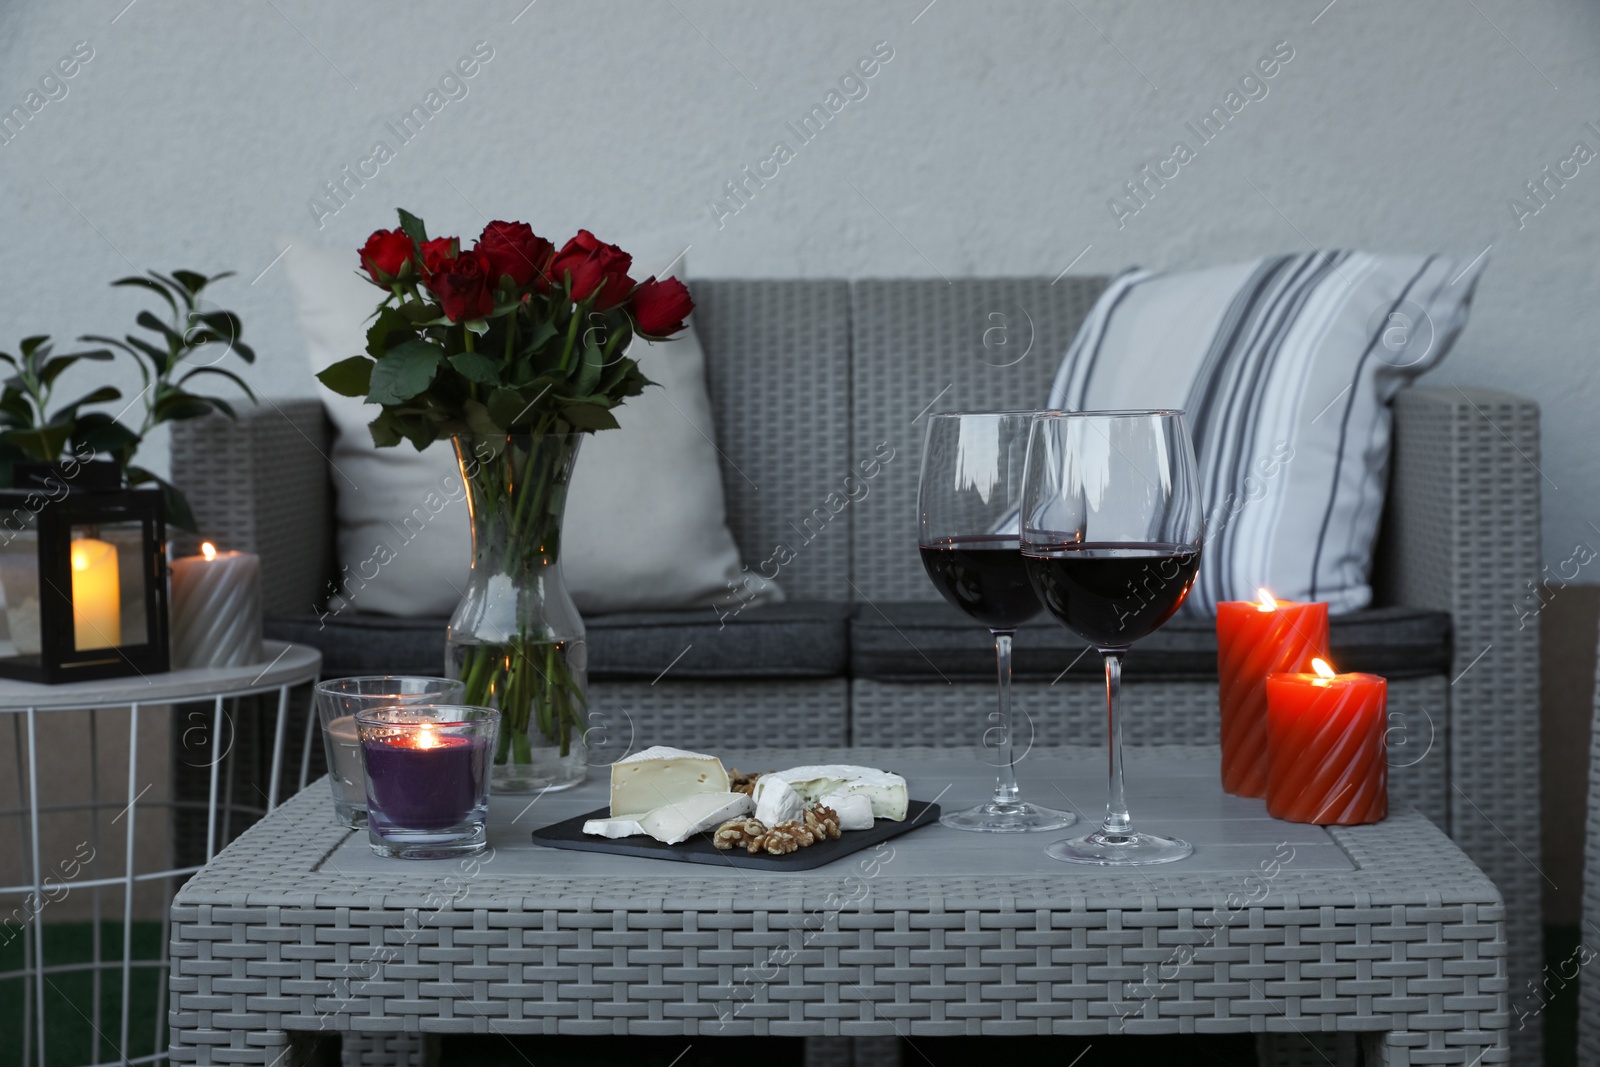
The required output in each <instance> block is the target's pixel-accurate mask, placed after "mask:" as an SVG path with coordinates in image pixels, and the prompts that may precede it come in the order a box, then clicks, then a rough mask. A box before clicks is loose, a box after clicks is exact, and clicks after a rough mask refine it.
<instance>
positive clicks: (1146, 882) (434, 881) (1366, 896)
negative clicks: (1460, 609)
mask: <svg viewBox="0 0 1600 1067" xmlns="http://www.w3.org/2000/svg"><path fill="white" fill-rule="evenodd" d="M1190 751H1194V750H1190ZM787 755H788V754H785V753H783V752H781V751H780V750H772V751H770V752H769V753H762V752H749V751H747V752H742V753H739V754H738V758H739V759H748V760H749V761H750V762H751V763H752V764H753V765H759V764H760V763H762V762H764V761H765V760H766V759H776V758H785V757H786V756H787ZM852 755H854V756H856V757H858V758H859V757H861V756H863V755H865V756H868V757H869V758H872V759H876V760H879V761H882V760H885V759H888V758H890V757H892V758H894V759H897V760H901V761H913V760H917V759H921V758H936V757H937V756H938V755H939V753H938V752H937V751H935V750H928V749H917V748H897V749H895V750H893V751H890V750H874V751H872V752H870V753H861V752H854V753H852V752H851V750H848V749H838V750H824V749H819V750H808V751H807V753H806V758H807V759H815V760H817V761H819V762H825V761H829V760H836V759H842V758H846V757H849V756H852ZM1197 758H1209V759H1215V753H1214V750H1208V751H1206V752H1204V753H1201V754H1200V756H1199V757H1197ZM1331 833H1332V836H1333V838H1334V840H1335V841H1337V842H1338V843H1339V844H1340V846H1341V847H1343V848H1344V849H1345V850H1346V852H1347V853H1348V854H1349V855H1350V857H1351V858H1352V860H1353V861H1354V863H1355V864H1356V865H1357V867H1358V869H1356V870H1351V871H1305V872H1299V871H1295V870H1293V869H1292V865H1286V866H1284V867H1283V868H1282V869H1281V870H1279V871H1277V872H1276V873H1275V874H1273V875H1272V876H1271V877H1266V878H1262V879H1258V883H1257V884H1258V889H1257V890H1249V891H1248V895H1247V896H1246V895H1243V894H1245V893H1246V892H1247V890H1246V880H1245V879H1243V878H1241V876H1240V875H1241V872H1234V873H1231V874H1230V873H1207V872H1203V871H1195V870H1191V871H1188V872H1185V871H1184V870H1183V868H1182V866H1181V865H1178V866H1177V867H1175V868H1152V869H1148V870H1144V871H1133V872H1116V871H1109V870H1108V871H1088V872H1081V873H1080V872H1075V874H1074V877H1072V878H1064V877H1007V878H1006V879H1005V881H1004V884H1003V885H1001V884H996V882H995V881H994V879H993V878H989V877H983V876H977V875H966V876H950V877H939V878H933V877H915V878H913V877H899V878H897V877H895V876H894V874H893V870H892V863H890V862H889V861H886V862H885V866H884V867H883V868H882V869H881V870H879V871H877V872H874V873H871V874H870V875H867V876H865V878H866V880H865V881H863V877H864V876H862V875H858V874H855V873H854V872H851V873H848V874H841V875H836V876H833V877H827V876H824V877H818V878H807V879H805V880H803V881H787V880H783V879H765V880H759V881H758V880H741V879H738V878H729V877H727V876H726V875H725V874H723V873H720V872H716V871H712V870H705V869H701V868H693V867H682V868H674V867H672V865H665V864H663V865H661V866H662V867H663V870H662V872H661V874H660V876H659V877H652V878H630V879H628V880H626V881H625V882H618V881H616V880H612V879H598V878H561V877H557V876H554V875H538V874H531V873H529V871H528V869H527V868H526V867H523V868H519V869H518V870H516V871H514V872H513V871H509V870H507V871H506V873H505V874H501V873H497V872H496V869H495V867H494V865H493V864H492V863H491V864H488V865H485V866H484V867H482V868H481V869H480V870H478V871H476V872H474V873H472V874H471V875H463V874H462V873H461V872H459V871H458V870H457V865H456V864H440V865H417V864H412V865H404V864H395V865H392V866H393V870H392V872H391V871H390V870H389V869H388V868H387V867H386V868H385V870H384V873H383V874H382V875H381V876H378V875H375V874H363V875H361V876H359V878H358V877H355V876H351V875H349V874H345V873H343V872H341V871H339V870H337V869H334V868H333V867H332V865H328V864H324V863H323V862H322V861H323V858H324V856H325V855H326V854H327V852H328V851H329V849H330V848H332V847H333V846H334V845H335V844H336V843H337V842H338V841H339V840H341V839H342V838H343V837H344V836H345V833H344V831H342V830H341V829H340V828H338V827H336V826H334V825H333V822H332V817H331V814H330V813H329V811H328V805H327V803H326V797H324V796H321V795H320V794H319V793H318V791H317V790H315V789H313V790H308V791H307V792H305V793H303V794H301V795H300V796H299V797H297V798H295V799H294V800H292V801H291V802H290V803H289V805H287V806H286V807H285V808H284V809H282V813H281V815H280V816H276V817H274V818H273V819H270V820H267V821H266V822H263V823H262V824H260V825H258V826H257V827H255V828H253V829H251V830H250V831H249V832H248V833H246V834H245V835H244V836H243V837H242V838H240V839H239V840H238V841H236V842H235V843H234V844H233V845H231V846H230V847H229V848H228V849H227V850H226V851H224V852H223V853H222V854H221V855H220V856H219V857H218V858H217V859H216V860H215V861H214V862H213V863H212V864H211V865H209V866H208V867H207V868H206V870H205V871H203V872H202V873H201V874H199V875H197V876H196V877H195V878H194V879H192V880H191V881H190V882H189V883H188V885H186V886H185V887H184V889H183V890H182V891H181V892H180V894H179V898H178V900H177V902H176V903H175V904H174V906H173V912H172V914H173V935H172V936H173V942H172V955H173V977H172V982H171V989H172V1019H173V1028H174V1040H175V1043H174V1049H173V1059H174V1062H179V1063H224V1062H232V1063H261V1064H265V1063H269V1062H272V1061H273V1060H274V1058H275V1057H276V1056H277V1055H278V1053H279V1052H280V1051H281V1050H282V1047H283V1045H284V1044H285V1042H286V1041H287V1038H286V1035H285V1034H284V1031H286V1030H300V1031H305V1030H316V1029H321V1028H329V1029H336V1030H347V1029H360V1030H368V1031H410V1032H427V1033H492V1032H500V1033H575V1034H584V1033H587V1034H617V1033H635V1034H675V1035H676V1034H681V1035H708V1036H710V1035H718V1034H725V1035H736V1034H772V1035H795V1036H798V1035H807V1034H843V1035H851V1036H863V1035H889V1034H892V1033H895V1032H896V1031H898V1032H900V1033H906V1034H911V1035H913V1036H918V1035H929V1036H933V1035H959V1034H987V1035H995V1036H1001V1035H1007V1034H1040V1033H1044V1034H1048V1033H1071V1034H1084V1035H1090V1034H1106V1033H1203V1032H1257V1033H1291V1032H1297V1031H1306V1030H1333V1029H1338V1030H1345V1031H1351V1032H1354V1031H1388V1033H1387V1035H1386V1036H1385V1037H1384V1038H1383V1042H1384V1051H1385V1061H1386V1062H1394V1063H1452V1064H1474V1063H1482V1064H1492V1063H1505V1062H1507V1056H1508V1052H1507V1049H1506V1047H1505V1027H1506V1026H1507V1023H1508V1012H1507V1006H1506V1005H1507V988H1506V980H1505V977H1504V965H1505V944H1504V939H1503V934H1502V924H1503V920H1504V907H1503V905H1502V904H1501V903H1500V901H1499V896H1498V893H1497V892H1496V891H1495V889H1494V887H1493V886H1492V885H1491V884H1490V883H1489V881H1488V880H1487V879H1486V878H1484V877H1483V875H1482V874H1481V873H1480V872H1478V871H1477V869H1476V868H1475V867H1473V866H1472V864H1471V863H1470V862H1469V861H1467V859H1466V858H1465V857H1464V856H1463V855H1462V854H1461V852H1460V851H1459V850H1458V849H1456V848H1455V847H1454V846H1453V845H1452V844H1451V843H1450V842H1449V841H1448V840H1447V839H1446V838H1445V837H1444V835H1443V834H1442V833H1441V832H1439V831H1438V830H1437V829H1436V828H1435V827H1433V826H1432V825H1431V824H1429V823H1428V822H1427V821H1426V820H1425V819H1423V818H1422V816H1421V815H1419V814H1417V813H1414V812H1407V811H1404V810H1401V811H1397V812H1396V813H1395V814H1394V815H1393V816H1392V817H1391V818H1390V819H1389V820H1388V821H1387V822H1385V823H1382V824H1379V825H1376V826H1366V827H1352V828H1342V829H1334V830H1333V831H1332V832H1331ZM907 840H908V844H907V845H906V846H905V847H910V844H909V841H910V840H911V839H907ZM501 869H502V870H505V869H506V868H505V867H502V868H501ZM858 885H865V887H866V892H864V893H861V892H858V891H857V886H858ZM841 900H849V901H858V902H859V903H854V904H849V905H846V906H844V907H841V906H840V901H841Z"/></svg>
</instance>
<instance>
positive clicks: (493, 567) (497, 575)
mask: <svg viewBox="0 0 1600 1067" xmlns="http://www.w3.org/2000/svg"><path fill="white" fill-rule="evenodd" d="M581 439H582V438H581V435H579V434H575V433H574V434H546V435H543V436H536V437H530V436H509V437H508V436H505V435H489V434H463V435H459V436H457V437H456V438H455V439H454V444H455V449H456V459H457V461H458V462H459V463H460V465H461V477H462V481H463V482H464V483H465V485H466V490H467V505H468V508H469V510H470V512H471V516H472V573H471V576H470V578H469V580H468V584H467V589H466V593H465V595H464V596H463V597H462V598H461V603H460V605H458V606H457V608H456V611H455V614H454V615H453V616H451V618H450V629H449V631H448V633H447V635H446V638H445V673H446V675H447V676H449V677H451V678H459V679H460V680H461V681H462V682H463V683H464V684H465V687H466V692H465V694H464V696H463V700H464V702H465V703H467V704H473V705H479V706H483V707H493V708H498V709H499V711H500V715H501V721H500V733H499V739H498V741H497V743H496V746H495V751H494V760H493V771H492V782H493V791H494V792H496V793H532V792H537V791H540V790H546V789H566V788H569V787H571V786H574V785H577V784H578V783H579V782H581V781H583V779H584V775H585V774H586V773H587V758H586V756H587V753H586V750H585V746H584V729H585V726H586V712H587V699H586V691H587V688H588V670H587V666H588V665H587V658H588V657H587V649H586V646H585V643H584V627H583V618H582V617H581V616H580V615H579V614H578V609H577V607H576V606H575V605H574V604H573V603H572V597H571V596H570V595H568V593H567V587H566V583H565V582H564V581H563V579H562V575H561V521H562V512H563V511H564V510H565V508H566V502H567V486H568V483H569V481H570V479H571V476H572V467H573V463H574V461H576V459H577V457H578V445H579V443H580V441H581Z"/></svg>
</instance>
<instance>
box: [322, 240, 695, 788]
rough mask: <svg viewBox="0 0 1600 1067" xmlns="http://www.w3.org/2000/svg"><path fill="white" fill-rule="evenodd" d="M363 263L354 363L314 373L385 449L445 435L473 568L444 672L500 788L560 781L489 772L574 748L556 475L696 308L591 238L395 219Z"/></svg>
mask: <svg viewBox="0 0 1600 1067" xmlns="http://www.w3.org/2000/svg"><path fill="white" fill-rule="evenodd" d="M360 262H361V268H362V270H363V271H364V272H365V274H366V276H367V277H368V278H369V279H370V280H371V281H372V283H373V284H374V285H376V286H378V287H379V288H381V289H383V290H384V293H385V295H384V297H383V300H382V301H381V302H380V303H379V305H378V309H377V311H376V313H375V314H374V316H373V319H372V324H371V326H370V327H369V328H368V330H367V346H366V352H365V353H364V354H362V355H356V356H351V357H350V358H348V359H345V360H341V361H340V362H338V363H335V364H333V365H332V366H331V367H329V368H328V369H326V370H324V371H323V372H322V373H321V374H319V375H318V378H319V379H320V380H321V381H322V382H323V384H324V385H326V386H328V387H329V388H330V389H332V390H334V391H335V392H337V393H340V394H343V395H345V396H359V397H363V398H365V399H366V400H367V402H369V403H372V404H376V405H378V407H379V409H380V410H379V413H378V415H377V416H376V417H375V418H374V419H373V420H372V422H371V423H370V430H371V433H372V440H373V443H374V444H376V445H377V446H379V447H380V448H381V447H390V446H394V445H397V444H399V443H400V442H401V441H409V442H410V443H411V444H412V445H413V446H415V447H416V448H417V449H419V450H420V449H423V448H426V447H427V446H428V445H429V444H431V443H433V442H434V441H436V440H439V439H441V438H448V439H451V440H452V441H453V443H454V445H455V448H456V454H457V458H458V460H459V461H460V464H461V471H462V477H463V479H464V481H465V482H466V486H467V493H468V503H469V506H470V508H471V511H472V523H473V526H472V529H473V570H472V578H471V582H470V585H469V588H468V589H467V591H466V593H465V595H464V597H463V599H462V603H461V606H460V607H459V608H457V610H456V614H455V616H454V617H452V619H451V624H450V634H449V637H448V639H447V650H446V669H447V671H448V672H449V673H450V674H451V675H452V676H456V677H460V678H462V679H463V680H464V681H465V682H466V684H467V693H466V699H467V702H468V703H472V704H492V705H496V706H498V707H499V708H500V710H501V715H502V728H501V735H500V742H499V747H498V750H497V751H496V753H495V762H496V764H497V765H498V766H497V782H496V788H501V789H506V788H512V789H515V788H543V787H546V786H549V785H552V784H570V783H567V782H563V781H557V779H560V778H562V777H563V775H566V776H568V777H570V776H571V774H572V773H573V772H572V769H571V768H570V767H569V768H568V770H566V771H559V770H549V769H545V770H538V769H535V770H533V771H526V770H523V771H517V772H515V776H514V777H513V778H512V779H508V778H507V777H506V775H502V774H501V773H500V771H499V767H505V766H508V765H509V766H510V767H511V768H518V767H521V768H527V767H530V766H532V765H533V764H535V763H536V762H538V760H537V756H538V753H537V751H536V750H537V749H538V748H539V739H540V738H543V739H544V741H545V742H548V747H549V748H551V749H552V750H553V752H554V753H555V758H556V759H557V760H566V761H568V762H569V763H570V759H569V757H571V756H572V754H573V747H574V744H575V742H576V744H577V745H578V746H580V747H581V744H582V732H583V724H584V710H585V700H584V687H585V677H586V675H585V662H584V652H583V640H582V622H581V620H580V619H578V618H577V613H576V610H575V609H573V608H572V605H571V600H570V598H569V597H568V596H567V594H566V591H565V586H564V585H563V584H562V582H561V576H560V570H559V556H560V547H561V515H562V509H563V508H564V506H565V502H566V491H567V485H568V479H569V478H570V475H571V470H572V465H573V462H574V461H575V459H576V453H577V446H578V443H579V442H580V441H581V439H582V435H583V434H585V433H591V432H593V431H596V430H605V429H612V428H615V427H616V425H617V422H616V419H615V417H614V416H613V415H612V412H611V409H612V408H615V407H616V406H617V405H619V404H621V403H623V402H624V401H625V400H626V399H627V398H628V397H631V396H637V395H639V393H640V392H641V391H643V389H644V387H645V386H647V385H650V384H652V383H651V382H649V380H648V379H646V378H645V376H644V375H643V374H642V373H641V372H640V370H639V367H638V365H637V364H636V363H635V361H634V360H633V359H631V358H629V357H628V356H627V355H626V352H627V349H628V343H629V341H630V340H631V339H632V338H633V337H634V336H635V335H637V336H641V337H644V338H647V339H650V340H664V339H666V338H669V337H671V336H672V335H673V334H675V333H677V332H679V331H680V330H682V329H683V328H684V319H685V317H686V316H687V315H688V314H689V312H690V311H691V310H692V309H693V307H694V304H693V301H692V300H691V299H690V298H689V292H688V290H687V289H686V288H685V287H684V285H683V284H682V283H681V282H679V281H677V280H676V279H674V278H666V279H662V280H657V279H656V278H653V277H652V278H648V279H646V280H645V281H643V282H635V281H634V279H633V278H632V277H630V275H629V272H630V271H631V270H632V266H633V261H632V257H631V256H629V255H628V253H626V252H624V251H623V250H622V249H620V248H618V247H617V246H615V245H611V244H607V243H605V242H604V241H601V240H599V239H597V238H596V237H595V236H594V235H593V234H591V233H590V232H589V231H587V230H580V231H579V232H578V235H577V236H576V237H574V238H572V240H570V241H568V242H567V243H566V244H565V245H564V246H562V247H561V248H560V249H559V250H558V249H557V248H556V247H555V246H554V245H553V244H552V243H551V242H549V241H547V240H545V239H544V238H542V237H539V236H538V235H536V234H535V233H534V232H533V230H532V229H530V228H529V227H528V226H527V225H526V224H525V223H521V222H499V221H496V222H491V223H489V224H488V225H487V226H485V227H484V230H483V233H482V234H481V235H480V236H479V237H478V239H477V241H476V242H474V243H473V245H472V247H470V248H467V247H463V244H462V242H461V240H460V239H459V238H455V237H436V238H429V237H428V235H427V232H426V230H425V228H424V226H423V223H422V220H421V219H418V218H417V217H416V216H414V215H411V214H410V213H408V212H406V211H401V212H400V226H399V227H398V228H396V229H393V230H379V231H377V232H376V233H374V234H373V235H372V236H371V237H370V238H368V240H367V243H366V245H365V246H364V247H363V248H362V249H361V251H360ZM576 774H577V776H578V777H581V764H580V765H579V767H578V768H577V770H576ZM572 780H574V781H575V780H576V778H572Z"/></svg>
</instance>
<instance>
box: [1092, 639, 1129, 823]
mask: <svg viewBox="0 0 1600 1067" xmlns="http://www.w3.org/2000/svg"><path fill="white" fill-rule="evenodd" d="M1124 651H1125V650H1124V649H1120V648H1114V649H1105V648H1103V649H1101V650H1100V652H1101V654H1102V655H1104V656H1105V658H1106V742H1107V751H1108V755H1109V758H1110V761H1111V768H1110V770H1111V789H1110V792H1109V794H1108V796H1109V797H1110V799H1109V800H1107V801H1106V821H1105V823H1104V829H1105V832H1106V833H1108V834H1126V833H1128V832H1129V831H1130V830H1132V829H1133V818H1132V816H1130V815H1129V814H1128V799H1127V797H1126V796H1125V795H1124V793H1123V791H1122V714H1121V711H1122V708H1121V704H1122V656H1123V652H1124Z"/></svg>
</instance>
